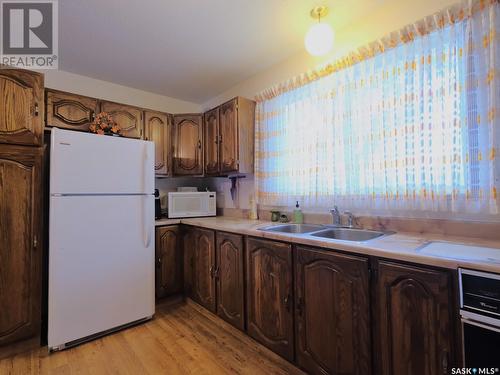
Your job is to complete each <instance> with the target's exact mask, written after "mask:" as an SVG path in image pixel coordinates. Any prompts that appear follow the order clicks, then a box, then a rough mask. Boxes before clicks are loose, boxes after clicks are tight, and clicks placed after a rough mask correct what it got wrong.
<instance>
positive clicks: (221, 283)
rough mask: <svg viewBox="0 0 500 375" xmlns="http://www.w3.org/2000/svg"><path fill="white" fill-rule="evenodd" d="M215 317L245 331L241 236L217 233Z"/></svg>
mask: <svg viewBox="0 0 500 375" xmlns="http://www.w3.org/2000/svg"><path fill="white" fill-rule="evenodd" d="M216 250H217V267H216V271H215V280H216V290H217V315H219V316H220V317H221V318H222V319H224V320H225V321H227V322H229V323H231V324H232V325H233V326H235V327H237V328H239V329H241V330H244V329H245V313H244V311H245V301H244V295H245V290H244V269H243V236H241V235H239V234H232V233H224V232H217V245H216Z"/></svg>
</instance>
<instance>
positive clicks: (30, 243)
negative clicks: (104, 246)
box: [0, 73, 43, 345]
mask: <svg viewBox="0 0 500 375" xmlns="http://www.w3.org/2000/svg"><path fill="white" fill-rule="evenodd" d="M0 74H1V73H0ZM42 150H43V149H42V148H36V147H23V146H9V145H3V146H1V147H0V306H1V313H0V345H3V344H7V343H10V342H13V341H17V340H20V339H26V338H29V337H32V336H35V335H37V334H39V329H40V319H41V315H40V314H41V312H40V304H41V289H40V285H41V277H40V275H41V272H40V268H41V263H42V258H41V254H42V248H41V243H42V238H41V227H42V224H41V215H42V211H41V206H40V205H41V201H42V191H41V190H42V187H41V186H42V180H41V178H42V177H41V168H42Z"/></svg>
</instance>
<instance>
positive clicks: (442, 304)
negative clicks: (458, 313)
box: [373, 261, 454, 375]
mask: <svg viewBox="0 0 500 375" xmlns="http://www.w3.org/2000/svg"><path fill="white" fill-rule="evenodd" d="M451 290H452V288H451V284H450V274H449V273H447V272H444V271H437V270H432V269H428V268H421V267H413V266H408V265H403V264H397V263H392V262H386V261H380V262H378V270H377V282H376V284H375V285H374V298H375V303H376V309H375V311H374V315H373V316H374V319H375V321H376V322H377V324H376V325H375V327H376V329H375V345H376V351H375V353H376V355H375V359H376V366H377V370H378V373H380V374H388V375H389V374H392V375H399V374H424V375H434V374H448V373H449V371H450V368H451V367H452V362H453V361H454V356H453V343H452V341H453V331H454V330H453V323H452V317H453V314H454V313H453V310H454V306H453V305H452V304H451V302H450V301H452V300H453V299H452V296H451Z"/></svg>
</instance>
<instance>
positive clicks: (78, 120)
mask: <svg viewBox="0 0 500 375" xmlns="http://www.w3.org/2000/svg"><path fill="white" fill-rule="evenodd" d="M97 111H98V106H97V99H93V98H88V97H86V96H80V95H75V94H68V93H66V92H61V91H55V90H47V126H56V127H58V128H64V129H72V130H82V131H88V130H89V126H90V124H91V123H92V122H93V121H94V117H95V113H96V112H97Z"/></svg>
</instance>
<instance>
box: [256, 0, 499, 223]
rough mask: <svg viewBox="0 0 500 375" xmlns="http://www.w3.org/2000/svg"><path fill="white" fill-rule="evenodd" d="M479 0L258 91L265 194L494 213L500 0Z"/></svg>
mask: <svg viewBox="0 0 500 375" xmlns="http://www.w3.org/2000/svg"><path fill="white" fill-rule="evenodd" d="M477 6H478V5H477V4H476V5H474V7H475V8H468V9H467V11H468V12H469V14H472V16H470V17H464V19H463V20H460V21H459V22H449V23H447V24H441V23H440V22H441V21H442V18H439V17H434V18H433V20H435V22H436V23H437V24H436V25H435V27H434V29H433V30H432V31H430V32H428V33H422V34H424V35H422V36H419V37H415V38H414V39H413V40H412V41H406V42H405V43H400V44H398V45H397V46H395V47H393V48H390V49H388V50H386V51H385V52H382V53H378V54H376V55H375V56H374V57H372V58H368V59H365V60H364V61H361V62H359V63H356V64H352V65H351V66H349V67H346V68H344V69H340V70H338V71H336V72H334V73H332V74H328V75H326V76H324V77H322V78H319V79H316V80H313V81H311V82H309V83H307V84H305V85H302V86H300V87H296V88H294V89H292V90H288V91H287V90H282V91H284V92H282V93H281V94H280V95H277V96H274V97H268V98H267V99H266V100H262V101H260V102H259V103H258V106H257V119H258V131H257V143H256V179H257V197H258V200H259V203H260V204H262V205H266V206H291V205H293V204H294V203H295V200H299V201H301V202H302V204H303V206H305V207H306V208H310V209H312V208H321V209H323V210H324V208H325V207H330V206H331V205H333V204H334V203H335V204H339V205H343V206H345V207H349V208H357V209H358V210H362V211H370V212H373V211H380V212H384V211H386V210H391V213H394V210H399V211H398V212H405V214H408V213H409V212H411V213H414V214H416V215H422V214H428V213H429V212H431V213H436V214H434V215H433V216H439V213H444V214H449V213H450V212H455V213H465V214H473V215H476V214H481V215H495V214H497V212H498V203H499V202H498V197H497V186H498V179H499V176H498V174H499V172H500V168H499V162H498V157H497V155H496V153H497V150H498V143H499V139H498V138H499V135H498V131H499V127H500V124H499V123H498V118H497V117H496V114H497V113H498V107H499V101H500V89H499V87H500V84H499V82H498V77H497V75H498V64H499V56H498V54H499V52H498V51H499V48H498V35H500V33H499V30H498V29H499V15H498V14H499V8H500V5H499V4H498V3H497V2H493V3H492V4H491V5H490V6H489V7H486V8H485V9H476V8H477ZM446 14H449V13H446ZM465 14H467V12H466V13H465ZM427 21H428V20H426V22H427ZM426 25H428V22H427V23H426ZM417 27H422V23H419V24H416V25H415V28H417ZM428 27H430V26H428ZM407 31H408V28H407V29H406V30H405V32H407ZM407 34H408V32H407ZM389 42H390V40H389ZM384 43H387V41H384ZM291 84H293V83H289V85H291ZM276 91H279V90H274V92H276ZM271 96H272V95H271Z"/></svg>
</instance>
